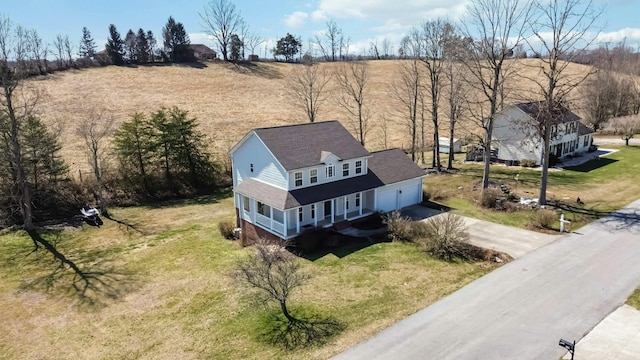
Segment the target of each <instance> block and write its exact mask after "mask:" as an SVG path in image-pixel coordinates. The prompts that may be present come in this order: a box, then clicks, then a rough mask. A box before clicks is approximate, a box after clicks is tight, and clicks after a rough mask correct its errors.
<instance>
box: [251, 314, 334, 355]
mask: <svg viewBox="0 0 640 360" xmlns="http://www.w3.org/2000/svg"><path fill="white" fill-rule="evenodd" d="M295 317H296V319H295V320H294V321H289V320H287V318H286V317H285V316H284V315H283V314H282V313H281V312H279V311H275V310H274V311H270V312H268V313H266V314H265V315H264V316H263V318H262V319H261V324H260V328H259V334H258V339H259V340H260V341H262V342H265V343H267V344H270V345H273V346H278V347H282V348H284V349H286V350H297V349H302V348H306V347H310V346H320V345H323V344H325V343H326V342H327V341H329V340H330V339H331V338H333V337H334V336H336V335H338V334H339V333H341V332H342V331H344V329H346V326H345V325H344V324H343V323H342V322H340V321H338V320H337V319H334V318H331V317H323V316H320V315H318V314H315V313H310V312H308V311H307V312H304V313H303V312H301V311H299V313H298V314H296V315H295Z"/></svg>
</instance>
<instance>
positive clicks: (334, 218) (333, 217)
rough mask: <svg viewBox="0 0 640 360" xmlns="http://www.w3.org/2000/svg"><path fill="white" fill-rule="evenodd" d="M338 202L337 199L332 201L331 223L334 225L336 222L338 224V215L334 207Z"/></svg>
mask: <svg viewBox="0 0 640 360" xmlns="http://www.w3.org/2000/svg"><path fill="white" fill-rule="evenodd" d="M335 201H336V199H331V223H332V224H333V223H334V222H336V213H335V211H334V210H335V209H336V207H335V206H334V205H333V203H334V202H335Z"/></svg>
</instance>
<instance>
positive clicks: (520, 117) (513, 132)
mask: <svg viewBox="0 0 640 360" xmlns="http://www.w3.org/2000/svg"><path fill="white" fill-rule="evenodd" d="M539 105H540V102H537V101H536V102H528V103H520V104H515V105H512V106H509V107H507V108H505V109H504V110H503V111H501V112H500V113H499V114H498V116H496V119H495V121H494V129H493V142H494V143H495V144H496V147H497V151H498V154H497V158H498V161H499V162H504V163H507V164H514V165H515V164H517V163H519V162H520V161H522V160H533V161H535V162H536V164H537V165H540V164H541V160H542V148H543V141H542V138H541V137H540V136H538V134H537V132H536V129H535V128H534V126H533V123H534V122H535V119H536V118H537V117H538V115H539V112H540V111H539ZM562 113H563V114H562V117H561V118H559V119H557V124H556V125H553V126H552V128H551V144H550V149H549V150H550V152H549V154H551V155H554V156H556V157H557V158H558V159H561V158H564V157H567V156H573V155H576V154H579V153H583V152H586V151H588V150H589V148H590V147H591V144H592V143H593V131H592V130H591V129H589V128H588V127H587V126H586V125H584V124H583V123H582V122H581V119H580V117H579V116H578V115H576V114H575V113H573V112H571V111H569V110H568V109H564V111H563V112H562ZM492 147H493V145H492Z"/></svg>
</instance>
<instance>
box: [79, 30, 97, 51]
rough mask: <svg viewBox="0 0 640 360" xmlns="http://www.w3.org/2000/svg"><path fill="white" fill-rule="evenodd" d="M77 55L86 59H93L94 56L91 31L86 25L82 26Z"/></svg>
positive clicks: (94, 46)
mask: <svg viewBox="0 0 640 360" xmlns="http://www.w3.org/2000/svg"><path fill="white" fill-rule="evenodd" d="M78 56H80V57H81V58H88V59H93V58H94V57H95V56H96V43H95V41H93V37H91V32H90V31H89V29H87V27H86V26H85V27H83V28H82V39H81V40H80V45H79V46H78Z"/></svg>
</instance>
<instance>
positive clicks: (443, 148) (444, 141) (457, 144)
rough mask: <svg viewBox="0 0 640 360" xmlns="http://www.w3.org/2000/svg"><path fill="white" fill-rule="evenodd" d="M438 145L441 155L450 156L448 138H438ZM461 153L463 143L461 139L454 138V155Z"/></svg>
mask: <svg viewBox="0 0 640 360" xmlns="http://www.w3.org/2000/svg"><path fill="white" fill-rule="evenodd" d="M438 143H439V145H440V152H441V153H445V154H448V153H449V152H450V151H451V148H450V147H449V138H448V137H444V136H440V137H439V138H438ZM459 152H462V141H460V139H456V138H453V153H454V154H455V153H459Z"/></svg>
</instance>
